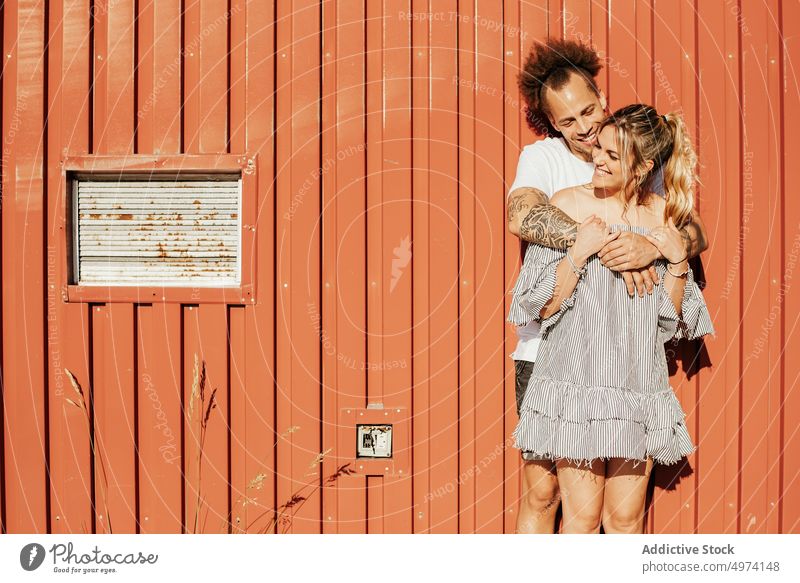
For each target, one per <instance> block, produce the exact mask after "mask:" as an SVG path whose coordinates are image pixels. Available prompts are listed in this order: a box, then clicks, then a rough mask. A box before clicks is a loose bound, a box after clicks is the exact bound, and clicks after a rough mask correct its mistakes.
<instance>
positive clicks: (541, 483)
mask: <svg viewBox="0 0 800 583" xmlns="http://www.w3.org/2000/svg"><path fill="white" fill-rule="evenodd" d="M558 503H559V495H558V479H557V477H556V472H555V466H554V465H553V462H552V461H550V460H531V461H526V462H525V463H524V465H523V467H522V499H521V500H520V503H519V513H518V514H517V533H518V534H553V533H554V532H555V525H556V512H557V511H558Z"/></svg>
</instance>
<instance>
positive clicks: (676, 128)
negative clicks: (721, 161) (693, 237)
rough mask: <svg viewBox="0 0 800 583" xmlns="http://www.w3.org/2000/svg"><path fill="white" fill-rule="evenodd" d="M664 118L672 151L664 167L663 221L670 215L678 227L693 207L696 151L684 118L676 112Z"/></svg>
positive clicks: (683, 223) (688, 215) (684, 221)
mask: <svg viewBox="0 0 800 583" xmlns="http://www.w3.org/2000/svg"><path fill="white" fill-rule="evenodd" d="M663 119H664V121H665V122H666V125H667V126H668V127H669V129H670V132H671V133H672V152H670V154H669V158H667V161H666V162H665V163H664V166H663V177H664V193H665V194H666V199H667V204H666V208H665V209H664V222H666V221H667V219H668V218H669V217H672V220H673V221H674V222H675V226H676V227H678V228H679V229H680V228H682V227H683V226H684V225H686V223H688V222H689V221H690V218H691V215H692V209H693V208H694V185H695V184H696V183H697V154H696V153H695V151H694V148H693V147H692V142H691V140H690V139H689V132H688V131H687V129H686V123H685V122H684V121H683V118H682V117H681V116H680V115H679V114H677V113H668V114H666V115H664V116H663Z"/></svg>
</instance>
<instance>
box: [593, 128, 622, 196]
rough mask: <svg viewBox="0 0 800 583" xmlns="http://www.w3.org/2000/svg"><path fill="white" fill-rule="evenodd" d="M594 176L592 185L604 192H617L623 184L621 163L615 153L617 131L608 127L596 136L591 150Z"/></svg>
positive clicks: (617, 154)
mask: <svg viewBox="0 0 800 583" xmlns="http://www.w3.org/2000/svg"><path fill="white" fill-rule="evenodd" d="M592 161H593V162H594V174H593V175H592V185H593V186H594V187H595V188H602V189H604V190H619V189H620V188H622V186H623V185H624V184H625V181H624V177H623V168H622V163H621V162H620V159H619V153H618V152H617V129H616V128H615V127H614V126H611V125H608V126H606V127H604V128H603V129H602V130H601V131H600V133H599V134H597V141H596V142H595V145H594V148H592Z"/></svg>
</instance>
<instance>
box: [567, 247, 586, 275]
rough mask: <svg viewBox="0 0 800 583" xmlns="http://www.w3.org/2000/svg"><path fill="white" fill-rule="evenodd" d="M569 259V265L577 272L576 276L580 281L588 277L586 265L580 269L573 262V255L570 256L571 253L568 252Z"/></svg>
mask: <svg viewBox="0 0 800 583" xmlns="http://www.w3.org/2000/svg"><path fill="white" fill-rule="evenodd" d="M567 259H569V264H570V265H572V271H574V272H575V275H577V276H578V279H580V278H582V277H583V276H584V275H586V266H585V265H584V266H583V267H581V268H580V269H578V266H577V265H575V262H574V261H573V260H572V255H570V254H569V251H567Z"/></svg>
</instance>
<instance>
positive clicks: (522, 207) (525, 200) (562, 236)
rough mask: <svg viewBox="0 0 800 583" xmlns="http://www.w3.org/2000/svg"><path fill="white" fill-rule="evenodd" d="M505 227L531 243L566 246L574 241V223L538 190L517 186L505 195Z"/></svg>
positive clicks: (554, 246) (557, 246)
mask: <svg viewBox="0 0 800 583" xmlns="http://www.w3.org/2000/svg"><path fill="white" fill-rule="evenodd" d="M508 230H509V231H510V232H511V233H512V234H514V235H516V236H517V237H519V238H520V239H523V240H525V241H529V242H531V243H539V244H540V245H544V246H545V247H550V248H551V249H568V248H569V247H571V246H572V244H573V243H574V242H575V236H576V234H577V233H578V223H576V222H575V221H573V220H572V219H571V218H570V217H569V216H568V215H566V214H565V213H564V212H563V211H562V210H560V209H559V208H557V207H555V206H553V205H552V204H550V201H549V200H548V198H547V195H546V194H545V193H543V192H542V191H541V190H538V189H536V188H517V189H515V190H514V191H513V192H511V194H510V195H509V199H508Z"/></svg>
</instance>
